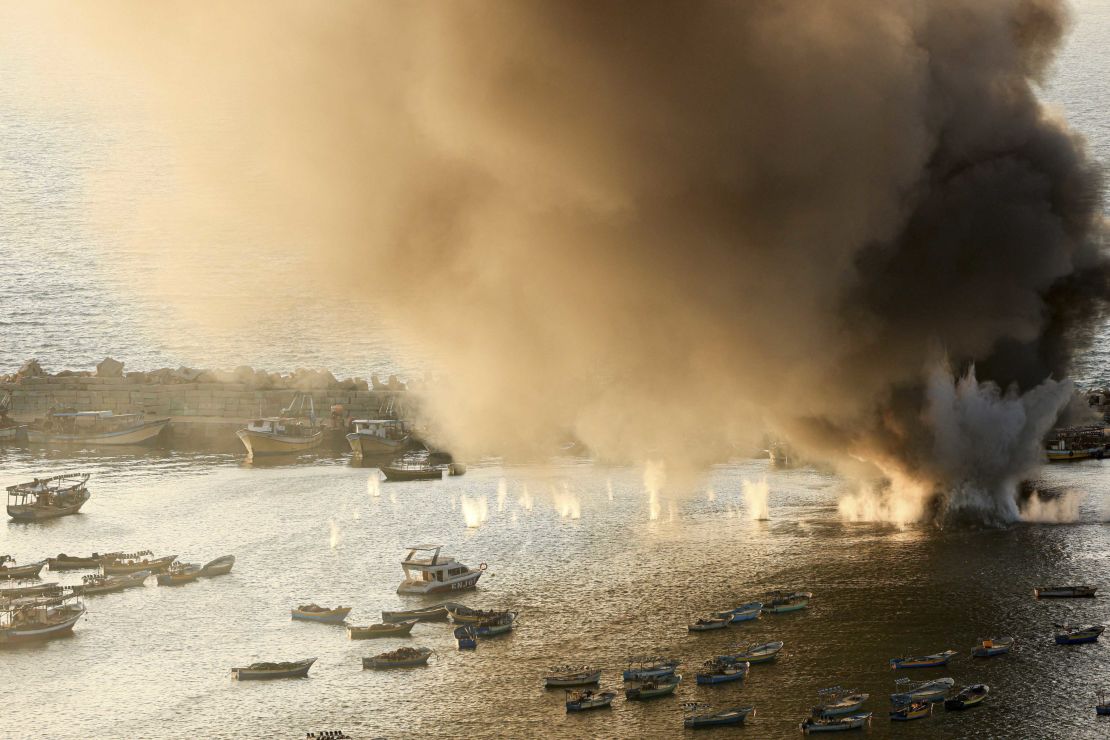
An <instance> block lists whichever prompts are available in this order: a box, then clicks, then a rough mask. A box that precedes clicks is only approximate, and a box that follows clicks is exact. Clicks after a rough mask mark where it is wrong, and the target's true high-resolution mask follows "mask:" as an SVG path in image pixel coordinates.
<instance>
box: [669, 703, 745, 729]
mask: <svg viewBox="0 0 1110 740" xmlns="http://www.w3.org/2000/svg"><path fill="white" fill-rule="evenodd" d="M682 708H683V712H684V715H685V716H684V717H683V719H682V724H683V726H684V727H688V728H690V729H692V730H696V729H701V728H708V727H724V726H728V725H742V724H744V720H745V719H747V718H748V717H749V716H751V715H754V714H755V707H728V708H727V709H721V710H719V711H716V712H713V711H706V710H708V709H710V707H709V705H708V704H702V703H698V702H688V703H686V704H684V705H683V707H682Z"/></svg>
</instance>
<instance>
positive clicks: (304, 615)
mask: <svg viewBox="0 0 1110 740" xmlns="http://www.w3.org/2000/svg"><path fill="white" fill-rule="evenodd" d="M352 608H353V607H350V606H337V607H335V608H334V609H329V608H327V607H326V606H319V605H317V604H302V605H300V606H298V607H296V608H295V609H292V610H291V612H290V614H291V616H292V618H293V619H299V620H301V621H305V622H323V623H324V624H343V620H345V619H346V618H347V615H348V614H350V613H351V609H352Z"/></svg>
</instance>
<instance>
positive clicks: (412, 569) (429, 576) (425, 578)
mask: <svg viewBox="0 0 1110 740" xmlns="http://www.w3.org/2000/svg"><path fill="white" fill-rule="evenodd" d="M442 547H443V545H412V546H410V547H409V548H407V549H408V551H409V554H408V555H406V556H405V559H404V560H402V561H401V569H402V570H404V571H405V580H406V581H410V582H411V581H416V582H427V583H433V582H437V583H443V582H446V581H452V580H455V579H456V578H457V577H459V576H463V575H466V574H467V573H469V572H470V568H469V567H467V566H465V565H463V564H462V563H460V562H458V561H457V560H455V558H453V557H451V556H450V555H440V554H439V551H440V549H442ZM428 552H430V553H431V555H430V556H425V557H420V556H419V555H418V553H428Z"/></svg>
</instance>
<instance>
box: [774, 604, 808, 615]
mask: <svg viewBox="0 0 1110 740" xmlns="http://www.w3.org/2000/svg"><path fill="white" fill-rule="evenodd" d="M808 606H809V602H805V603H801V604H781V605H779V606H767V607H764V608H763V611H765V612H770V613H771V614H786V613H787V612H797V611H801V610H802V609H805V608H807V607H808Z"/></svg>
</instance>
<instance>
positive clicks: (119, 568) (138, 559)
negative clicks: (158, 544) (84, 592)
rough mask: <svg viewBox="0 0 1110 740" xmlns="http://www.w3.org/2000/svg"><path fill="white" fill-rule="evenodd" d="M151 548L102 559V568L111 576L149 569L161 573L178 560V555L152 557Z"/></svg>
mask: <svg viewBox="0 0 1110 740" xmlns="http://www.w3.org/2000/svg"><path fill="white" fill-rule="evenodd" d="M152 555H153V553H152V552H151V551H150V550H142V551H141V552H136V553H130V554H122V553H119V554H114V555H113V556H111V557H110V558H105V559H104V560H101V561H100V570H101V571H102V572H103V573H104V574H105V575H109V576H118V575H122V574H126V573H137V572H139V571H140V570H149V571H150V572H151V573H161V572H162V571H164V570H166V569H167V568H169V567H170V565H172V564H173V561H175V560H177V556H176V555H166V556H164V557H160V558H153V557H151V556H152Z"/></svg>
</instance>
